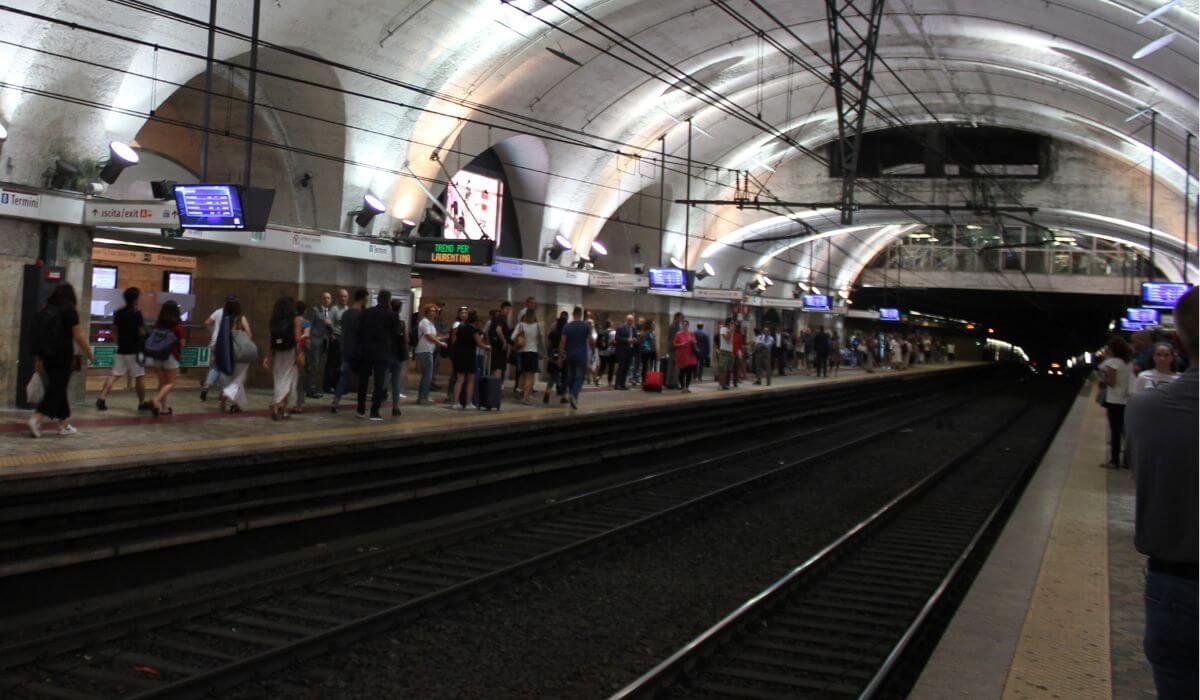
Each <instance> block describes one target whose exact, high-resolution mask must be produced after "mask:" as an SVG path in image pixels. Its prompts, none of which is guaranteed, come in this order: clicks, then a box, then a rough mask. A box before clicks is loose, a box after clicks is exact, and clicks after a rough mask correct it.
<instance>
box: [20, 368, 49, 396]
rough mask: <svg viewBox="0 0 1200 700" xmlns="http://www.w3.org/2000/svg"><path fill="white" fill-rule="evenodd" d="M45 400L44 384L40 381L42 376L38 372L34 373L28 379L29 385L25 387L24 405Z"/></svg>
mask: <svg viewBox="0 0 1200 700" xmlns="http://www.w3.org/2000/svg"><path fill="white" fill-rule="evenodd" d="M44 398H46V384H45V382H43V381H42V375H41V374H40V373H39V372H34V373H33V376H31V377H30V378H29V383H28V384H26V385H25V402H26V403H33V404H37V403H41V402H42V399H44Z"/></svg>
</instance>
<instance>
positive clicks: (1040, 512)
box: [911, 392, 1154, 700]
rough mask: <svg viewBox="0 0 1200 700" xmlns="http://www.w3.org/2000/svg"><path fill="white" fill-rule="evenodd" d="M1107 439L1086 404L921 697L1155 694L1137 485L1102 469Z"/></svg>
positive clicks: (923, 681)
mask: <svg viewBox="0 0 1200 700" xmlns="http://www.w3.org/2000/svg"><path fill="white" fill-rule="evenodd" d="M1106 439H1107V423H1106V420H1105V417H1104V412H1103V409H1102V408H1100V407H1099V406H1098V405H1096V403H1095V401H1094V400H1093V399H1092V392H1088V393H1086V394H1083V395H1080V397H1079V398H1077V399H1076V402H1075V405H1074V406H1073V407H1072V410H1071V412H1070V414H1069V415H1068V416H1067V419H1066V421H1065V422H1064V423H1063V426H1062V428H1061V429H1060V430H1059V433H1058V436H1057V437H1056V438H1055V440H1054V443H1053V444H1052V445H1051V447H1050V450H1049V451H1048V452H1047V454H1046V457H1045V459H1044V460H1043V462H1042V464H1041V466H1040V468H1039V470H1038V473H1037V474H1036V475H1035V476H1034V478H1033V480H1032V481H1031V482H1030V483H1029V486H1028V488H1027V489H1026V491H1025V494H1024V495H1023V497H1022V499H1021V502H1020V504H1019V505H1018V506H1017V508H1016V510H1015V511H1014V513H1013V515H1012V518H1011V519H1010V520H1009V522H1008V524H1007V526H1006V527H1005V529H1004V532H1003V533H1002V534H1001V536H1000V539H999V541H998V542H997V543H996V546H995V548H994V549H993V551H992V553H991V556H990V557H989V559H988V561H987V563H986V564H985V565H984V567H983V569H982V570H981V571H980V573H979V576H978V577H977V578H976V580H975V583H974V585H973V586H972V588H971V591H970V592H969V593H968V594H967V597H966V599H965V600H964V601H963V604H962V605H961V606H960V608H959V610H958V613H957V615H956V616H955V618H954V620H953V621H952V622H951V624H950V627H949V628H948V629H947V630H946V632H945V634H944V635H943V636H942V639H941V642H940V643H939V645H938V647H937V649H936V650H935V651H934V654H933V656H932V657H931V659H930V661H929V664H928V666H927V667H926V669H925V672H924V673H923V675H922V676H921V678H920V680H919V681H918V683H917V686H916V687H915V688H914V690H913V693H912V695H911V697H913V698H917V699H920V700H931V699H936V700H942V699H949V698H964V697H971V698H1098V699H1107V698H1144V697H1154V682H1153V678H1152V677H1151V675H1150V670H1149V666H1148V665H1147V663H1146V660H1145V658H1144V656H1143V655H1142V652H1141V636H1142V630H1141V625H1142V600H1141V590H1142V580H1141V571H1142V567H1143V565H1144V559H1143V557H1141V556H1140V555H1138V554H1137V552H1136V551H1135V550H1134V549H1133V485H1132V480H1131V478H1130V476H1129V473H1128V472H1126V471H1121V472H1115V471H1112V472H1110V471H1107V470H1104V469H1102V468H1100V466H1099V465H1100V464H1101V463H1102V462H1103V461H1104V456H1105V450H1106Z"/></svg>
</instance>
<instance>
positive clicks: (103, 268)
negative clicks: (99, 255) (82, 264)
mask: <svg viewBox="0 0 1200 700" xmlns="http://www.w3.org/2000/svg"><path fill="white" fill-rule="evenodd" d="M116 288H117V268H115V267H110V266H108V265H93V266H92V289H116Z"/></svg>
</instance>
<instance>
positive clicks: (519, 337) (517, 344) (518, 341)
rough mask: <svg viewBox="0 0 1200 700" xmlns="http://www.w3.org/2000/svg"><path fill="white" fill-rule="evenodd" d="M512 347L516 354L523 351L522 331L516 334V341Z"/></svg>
mask: <svg viewBox="0 0 1200 700" xmlns="http://www.w3.org/2000/svg"><path fill="white" fill-rule="evenodd" d="M513 347H514V348H516V349H517V352H521V351H522V350H524V349H525V331H524V330H522V331H521V332H520V333H518V334H517V339H516V340H514V341H513Z"/></svg>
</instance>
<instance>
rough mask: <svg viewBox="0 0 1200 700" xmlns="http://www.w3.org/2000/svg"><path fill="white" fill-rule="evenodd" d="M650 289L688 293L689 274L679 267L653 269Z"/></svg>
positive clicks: (650, 273)
mask: <svg viewBox="0 0 1200 700" xmlns="http://www.w3.org/2000/svg"><path fill="white" fill-rule="evenodd" d="M649 275H650V288H651V289H665V290H668V291H672V292H686V291H687V273H685V272H684V271H683V270H680V269H679V268H677V267H652V268H650V271H649Z"/></svg>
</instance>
